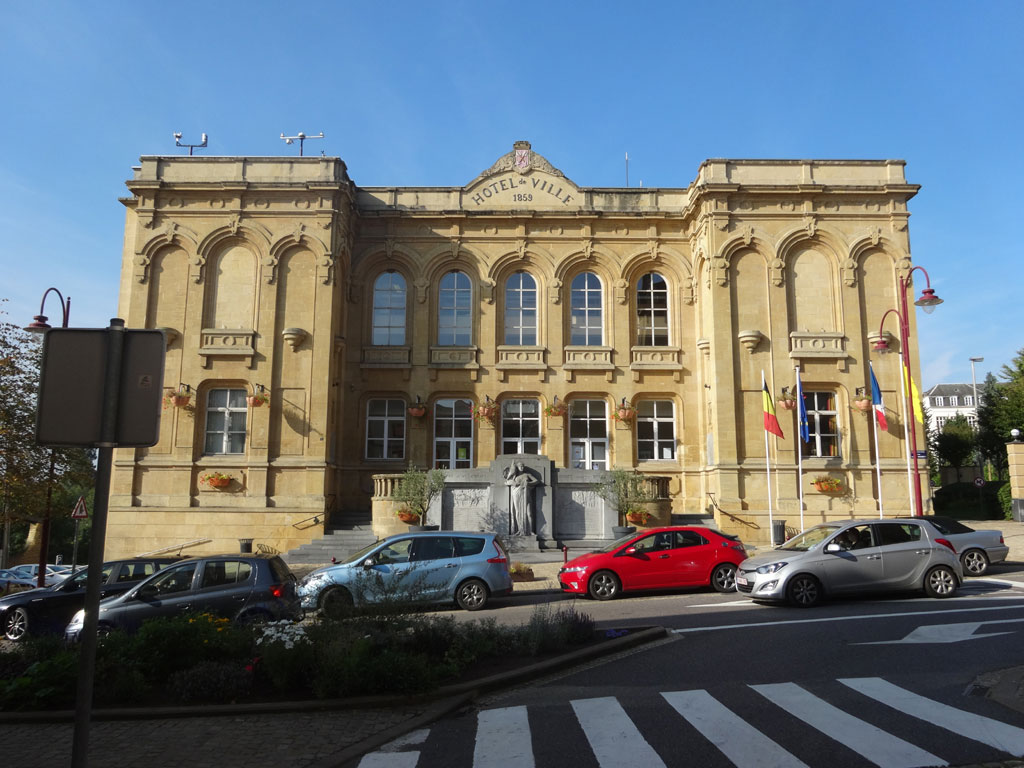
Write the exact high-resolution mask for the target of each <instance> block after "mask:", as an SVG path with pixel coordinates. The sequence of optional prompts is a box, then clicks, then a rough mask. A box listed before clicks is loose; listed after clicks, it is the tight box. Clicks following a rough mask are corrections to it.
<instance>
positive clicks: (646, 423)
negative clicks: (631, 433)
mask: <svg viewBox="0 0 1024 768" xmlns="http://www.w3.org/2000/svg"><path fill="white" fill-rule="evenodd" d="M636 457H637V460H638V461H666V460H667V461H671V460H673V459H675V457H676V423H675V414H674V408H673V405H672V401H671V400H641V401H640V402H639V403H637V409H636Z"/></svg>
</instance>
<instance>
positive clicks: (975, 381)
mask: <svg viewBox="0 0 1024 768" xmlns="http://www.w3.org/2000/svg"><path fill="white" fill-rule="evenodd" d="M970 360H971V387H973V389H974V424H973V426H974V435H975V437H977V435H978V379H977V378H975V376H974V364H975V363H983V362H985V358H984V357H972V358H970ZM975 451H977V454H978V478H980V479H981V480H984V479H985V470H984V469H983V468H982V466H981V451H979V450H978V449H977V446H976V447H975ZM975 482H977V481H975ZM981 505H982V495H981V486H980V485H979V486H978V508H979V509H980V508H981Z"/></svg>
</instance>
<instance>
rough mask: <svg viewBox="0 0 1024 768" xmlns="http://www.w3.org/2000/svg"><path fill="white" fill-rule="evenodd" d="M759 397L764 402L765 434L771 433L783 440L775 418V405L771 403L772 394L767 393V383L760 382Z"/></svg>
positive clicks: (783, 436)
mask: <svg viewBox="0 0 1024 768" xmlns="http://www.w3.org/2000/svg"><path fill="white" fill-rule="evenodd" d="M761 397H762V399H763V400H764V429H765V432H771V433H772V434H773V435H778V436H779V437H782V438H785V435H784V434H782V427H780V426H779V420H778V418H777V417H776V416H775V403H773V402H772V393H771V392H769V391H768V383H767V382H765V381H763V380H762V382H761Z"/></svg>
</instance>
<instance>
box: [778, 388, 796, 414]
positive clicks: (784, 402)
mask: <svg viewBox="0 0 1024 768" xmlns="http://www.w3.org/2000/svg"><path fill="white" fill-rule="evenodd" d="M779 407H780V408H784V409H785V410H787V411H792V410H795V409H796V396H795V395H794V394H793V393H792V392H790V391H789V387H783V388H782V394H781V395H779Z"/></svg>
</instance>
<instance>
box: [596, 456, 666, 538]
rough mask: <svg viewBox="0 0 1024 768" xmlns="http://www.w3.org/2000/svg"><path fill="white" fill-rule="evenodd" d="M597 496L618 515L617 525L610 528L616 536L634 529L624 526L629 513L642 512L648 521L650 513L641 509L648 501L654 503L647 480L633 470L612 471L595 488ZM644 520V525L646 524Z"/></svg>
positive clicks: (627, 520) (623, 534)
mask: <svg viewBox="0 0 1024 768" xmlns="http://www.w3.org/2000/svg"><path fill="white" fill-rule="evenodd" d="M597 495H598V496H600V497H601V498H602V499H604V500H605V501H607V502H609V503H610V504H612V505H613V506H614V507H615V510H616V511H617V512H618V513H619V525H618V526H613V527H612V533H613V534H615V535H616V536H625V535H626V534H627V533H632V532H633V531H635V530H636V528H634V527H632V526H629V525H626V523H627V522H632V521H630V520H629V518H628V515H629V513H630V512H643V514H645V515H646V516H647V519H650V513H649V512H647V510H645V509H644V508H643V505H644V504H645V503H646V502H648V501H654V495H653V494H652V493H651V491H650V488H649V486H648V485H647V478H646V477H645V476H644V475H642V474H640V473H639V472H637V471H635V470H629V469H613V470H611V471H610V472H609V473H608V479H607V480H605V482H603V483H601V484H600V485H599V486H597ZM646 521H647V520H646V519H644V521H643V522H644V523H646Z"/></svg>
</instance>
